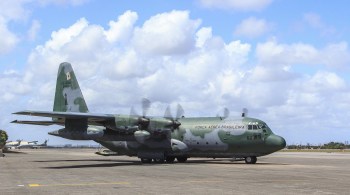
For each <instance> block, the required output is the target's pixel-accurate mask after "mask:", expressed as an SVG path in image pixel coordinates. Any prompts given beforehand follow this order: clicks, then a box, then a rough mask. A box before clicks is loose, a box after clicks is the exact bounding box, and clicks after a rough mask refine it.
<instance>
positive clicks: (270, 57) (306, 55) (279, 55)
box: [256, 40, 350, 68]
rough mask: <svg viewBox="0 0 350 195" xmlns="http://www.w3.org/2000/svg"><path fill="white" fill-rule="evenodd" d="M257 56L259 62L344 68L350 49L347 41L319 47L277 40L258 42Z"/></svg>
mask: <svg viewBox="0 0 350 195" xmlns="http://www.w3.org/2000/svg"><path fill="white" fill-rule="evenodd" d="M256 57H257V59H258V61H259V63H262V64H265V65H267V64H269V65H283V66H284V65H293V64H308V65H326V66H329V67H336V68H344V67H345V66H347V64H349V63H350V51H349V49H348V45H347V43H346V42H340V43H334V44H329V45H327V46H326V47H324V48H320V49H317V48H315V47H314V46H313V45H310V44H305V43H293V44H289V45H288V44H279V43H277V42H276V40H270V41H267V42H264V43H258V45H257V48H256Z"/></svg>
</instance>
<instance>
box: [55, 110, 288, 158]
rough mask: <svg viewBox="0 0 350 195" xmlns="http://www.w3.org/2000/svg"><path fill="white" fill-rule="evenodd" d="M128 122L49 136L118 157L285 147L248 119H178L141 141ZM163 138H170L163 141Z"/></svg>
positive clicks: (242, 153)
mask: <svg viewBox="0 0 350 195" xmlns="http://www.w3.org/2000/svg"><path fill="white" fill-rule="evenodd" d="M118 116H119V118H117V117H118ZM151 120H152V118H151ZM118 121H124V122H123V123H122V124H121V123H118ZM125 121H127V122H125ZM128 121H129V117H125V116H123V115H117V116H116V122H115V124H114V126H109V127H110V128H108V127H107V128H106V127H101V126H89V127H88V128H87V130H86V131H81V130H76V131H72V130H66V129H61V130H58V131H54V132H50V133H49V134H51V135H56V136H60V137H64V138H67V139H73V140H94V141H96V142H98V143H100V144H101V145H103V146H105V147H106V148H108V149H110V150H112V151H114V152H117V153H118V154H120V155H129V156H139V157H140V156H142V155H143V154H142V153H157V152H159V153H166V155H167V156H169V155H170V156H186V157H236V158H244V157H246V156H263V155H267V154H270V153H273V152H275V151H278V150H280V149H282V148H284V147H285V145H286V142H285V140H284V139H283V138H282V137H280V136H277V135H275V134H273V132H272V131H271V129H270V128H269V127H268V126H267V124H266V123H265V122H263V121H261V120H258V119H254V118H248V117H242V118H226V119H225V118H222V117H196V118H181V119H179V120H178V121H179V122H180V123H181V126H180V127H179V128H177V129H172V130H171V129H169V130H168V131H164V129H162V131H161V132H157V131H153V134H157V133H159V135H158V136H159V139H157V135H156V136H155V135H152V136H150V137H151V138H147V137H146V138H145V139H141V140H139V139H137V138H135V132H136V131H138V128H137V127H134V128H130V127H132V122H131V123H130V124H128ZM117 127H118V128H117ZM128 127H129V128H128ZM155 129H156V128H155ZM167 132H168V133H167ZM141 136H142V135H141ZM145 136H147V134H146V135H145ZM164 136H165V137H166V136H170V139H163V138H164ZM168 140H169V141H168Z"/></svg>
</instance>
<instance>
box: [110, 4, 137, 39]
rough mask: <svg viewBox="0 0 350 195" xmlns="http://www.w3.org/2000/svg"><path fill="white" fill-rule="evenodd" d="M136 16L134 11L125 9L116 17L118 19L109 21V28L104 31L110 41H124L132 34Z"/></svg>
mask: <svg viewBox="0 0 350 195" xmlns="http://www.w3.org/2000/svg"><path fill="white" fill-rule="evenodd" d="M137 18H138V16H137V13H136V12H132V11H126V12H124V14H123V15H121V16H119V17H118V21H110V22H109V27H110V29H109V30H108V31H106V32H105V34H106V37H107V40H108V41H110V42H117V41H120V42H125V41H126V40H128V39H129V38H130V36H131V35H132V30H133V28H134V24H135V22H136V20H137Z"/></svg>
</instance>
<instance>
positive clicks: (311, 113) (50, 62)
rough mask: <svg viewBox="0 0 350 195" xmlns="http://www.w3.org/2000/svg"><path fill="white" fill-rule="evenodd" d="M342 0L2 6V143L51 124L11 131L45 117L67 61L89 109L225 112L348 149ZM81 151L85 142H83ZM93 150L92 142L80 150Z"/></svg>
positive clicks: (69, 0) (43, 1)
mask: <svg viewBox="0 0 350 195" xmlns="http://www.w3.org/2000/svg"><path fill="white" fill-rule="evenodd" d="M347 7H348V6H347V1H345V0H343V1H341V0H338V1H332V2H318V3H315V2H314V1H302V0H293V1H292V0H285V1H282V0H261V1H257V0H250V1H244V2H242V1H237V0H219V1H218V0H217V1H214V0H193V1H188V0H181V1H173V0H172V1H160V0H151V1H147V3H145V2H140V1H103V3H101V1H97V0H38V1H35V0H19V1H9V0H4V1H1V2H0V10H1V11H0V33H1V34H2V36H1V37H0V45H1V48H0V62H1V65H0V75H1V77H0V84H1V85H2V88H1V89H0V92H1V93H0V104H1V105H0V112H1V115H2V118H1V120H0V125H1V127H0V128H2V129H5V130H7V131H8V133H9V135H10V139H12V140H15V139H25V140H39V141H43V140H45V139H47V138H49V139H50V142H51V143H50V144H63V143H76V142H71V141H67V140H64V139H61V138H55V137H52V136H51V137H49V136H48V135H47V132H48V131H50V130H55V129H57V128H59V127H48V128H47V127H33V126H19V125H14V124H9V122H10V121H11V120H14V119H18V118H21V119H23V117H21V116H13V115H11V113H13V112H16V111H20V110H24V109H33V110H51V109H52V104H53V95H54V86H55V78H56V72H57V68H58V65H59V63H61V62H63V61H69V62H71V63H72V64H73V68H74V69H75V72H76V74H77V76H78V78H79V81H80V85H81V88H82V90H83V94H84V96H85V98H86V101H87V103H88V106H89V108H90V111H91V112H98V113H124V114H127V113H129V110H130V107H131V106H135V107H137V106H139V102H140V100H141V98H142V97H148V98H149V99H151V100H152V102H154V103H153V106H152V109H151V110H152V111H151V114H154V115H162V114H163V113H164V110H165V107H166V106H167V105H168V104H170V105H172V106H173V107H174V108H175V105H176V104H177V103H180V104H182V105H183V107H184V108H185V111H186V115H187V116H215V115H216V114H217V113H220V112H222V109H223V108H224V107H227V108H229V109H230V110H231V115H233V116H234V115H237V116H238V115H239V112H240V110H241V109H242V108H243V107H247V108H248V109H249V115H250V116H252V117H256V118H260V119H262V120H264V121H266V122H267V123H268V124H269V125H270V126H271V128H272V130H273V131H274V132H275V133H277V134H280V135H282V136H284V137H285V138H286V140H287V142H288V143H289V144H293V143H296V144H298V143H314V144H319V143H326V142H328V141H341V142H344V141H349V138H350V137H349V135H350V125H348V124H347V120H348V119H349V117H350V113H349V108H350V103H349V99H350V86H349V82H350V77H349V73H350V71H349V63H350V51H349V46H348V45H349V36H348V34H349V33H350V25H349V24H348V21H349V18H350V13H349V12H348V10H347ZM82 143H84V142H82ZM88 143H90V142H88Z"/></svg>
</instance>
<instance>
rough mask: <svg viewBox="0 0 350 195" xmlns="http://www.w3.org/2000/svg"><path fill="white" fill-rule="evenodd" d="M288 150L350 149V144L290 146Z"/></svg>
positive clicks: (332, 143)
mask: <svg viewBox="0 0 350 195" xmlns="http://www.w3.org/2000/svg"><path fill="white" fill-rule="evenodd" d="M287 149H341V150H344V149H350V144H349V143H348V142H345V143H341V142H329V143H326V144H323V145H312V144H309V143H308V144H306V145H301V144H300V145H295V144H293V145H288V146H287Z"/></svg>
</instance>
